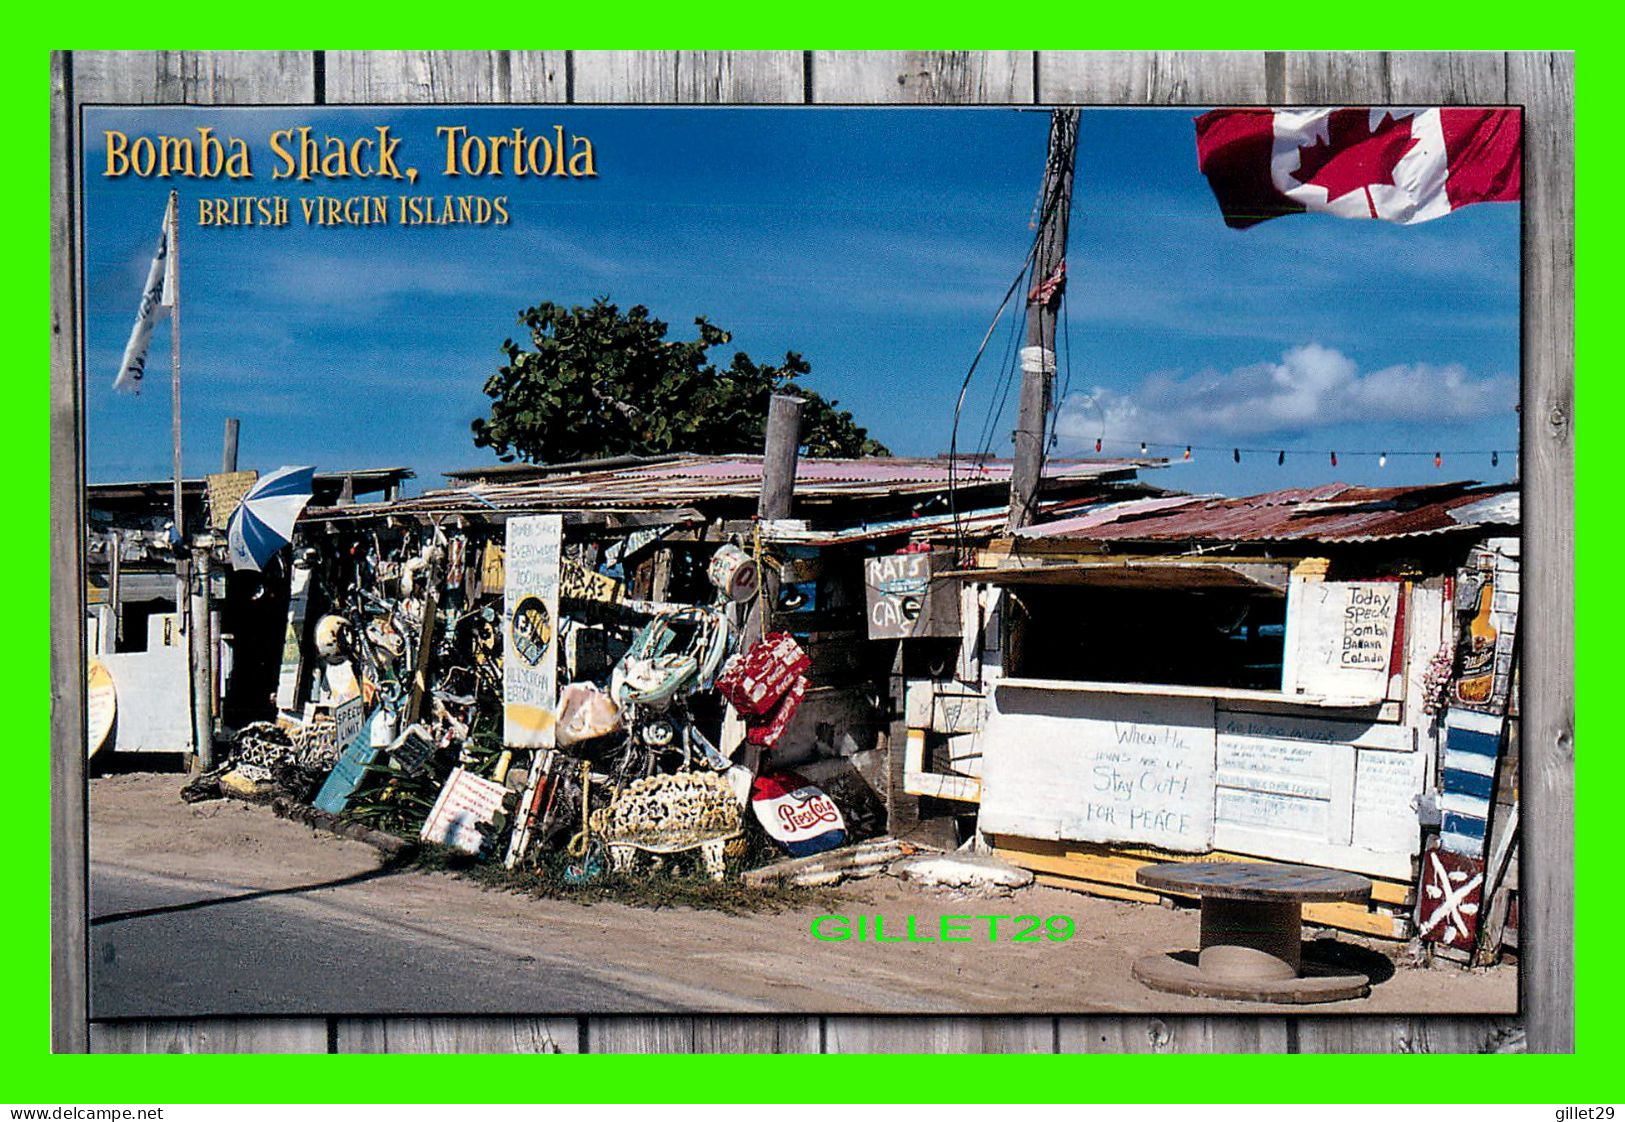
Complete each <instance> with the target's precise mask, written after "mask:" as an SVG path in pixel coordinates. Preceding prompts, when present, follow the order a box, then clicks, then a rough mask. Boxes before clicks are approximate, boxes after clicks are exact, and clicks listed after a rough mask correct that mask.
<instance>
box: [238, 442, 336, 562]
mask: <svg viewBox="0 0 1625 1122" xmlns="http://www.w3.org/2000/svg"><path fill="white" fill-rule="evenodd" d="M315 472H316V469H315V468H313V467H281V468H277V469H276V470H275V471H273V472H272V473H271V474H270V475H267V476H266V477H265V478H264V479H261V480H260V481H259V482H258V483H256V484H254V486H253V487H251V488H249V491H248V494H246V495H244V496H243V501H242V502H241V503H239V504H238V505H237V509H236V510H234V511H232V512H231V520H230V521H229V522H228V523H227V524H226V544H227V548H228V549H229V551H230V553H231V567H232V568H233V569H254V570H256V571H257V570H260V569H263V568H264V567H265V563H266V562H267V561H269V560H270V559H271V558H272V557H273V556H275V554H276V551H277V550H279V549H281V548H282V547H283V546H285V545H287V544H288V543H289V542H290V541H292V540H293V524H294V521H295V520H296V519H297V518H298V517H299V512H300V511H302V510H304V509H305V504H306V503H308V502H310V494H311V477H312V476H313V475H314V474H315Z"/></svg>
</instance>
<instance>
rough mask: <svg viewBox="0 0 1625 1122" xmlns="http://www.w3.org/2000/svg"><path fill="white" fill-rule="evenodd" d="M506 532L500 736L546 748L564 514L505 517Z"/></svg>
mask: <svg viewBox="0 0 1625 1122" xmlns="http://www.w3.org/2000/svg"><path fill="white" fill-rule="evenodd" d="M506 535H507V538H506V542H507V548H506V550H505V553H506V563H505V567H506V570H507V571H506V587H505V589H504V592H503V616H502V619H503V648H502V696H503V705H502V740H503V743H504V744H506V745H507V746H508V747H510V748H551V747H553V725H554V717H553V707H554V705H555V704H556V703H557V702H558V658H559V651H558V632H559V585H560V575H561V574H560V549H561V548H562V545H563V540H564V520H563V519H562V518H560V517H559V516H558V515H556V514H540V515H535V516H533V517H527V518H510V519H509V520H508V524H507V527H506Z"/></svg>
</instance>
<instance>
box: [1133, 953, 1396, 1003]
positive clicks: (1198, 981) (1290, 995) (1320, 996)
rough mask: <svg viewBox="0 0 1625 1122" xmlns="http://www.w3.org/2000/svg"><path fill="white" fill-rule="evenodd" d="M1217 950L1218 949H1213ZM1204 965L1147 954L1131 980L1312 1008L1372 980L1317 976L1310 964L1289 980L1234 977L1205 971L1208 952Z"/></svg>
mask: <svg viewBox="0 0 1625 1122" xmlns="http://www.w3.org/2000/svg"><path fill="white" fill-rule="evenodd" d="M1214 949H1218V948H1214ZM1202 957H1203V960H1204V965H1198V964H1196V963H1193V962H1189V961H1187V960H1185V959H1182V958H1179V957H1176V956H1175V955H1172V954H1148V955H1144V956H1142V957H1140V958H1138V959H1135V961H1134V967H1133V973H1134V977H1135V978H1137V979H1139V981H1140V982H1141V983H1143V984H1144V985H1146V986H1149V987H1150V988H1151V989H1154V990H1161V991H1162V992H1164V993H1177V994H1184V995H1186V996H1190V997H1216V998H1222V999H1224V1000H1227V1001H1262V1002H1276V1003H1279V1004H1283V1005H1313V1004H1316V1003H1318V1002H1323V1001H1347V1000H1349V999H1350V998H1355V997H1364V996H1365V995H1366V994H1368V993H1370V992H1371V979H1369V978H1367V977H1366V976H1365V975H1364V974H1352V973H1338V974H1332V973H1320V972H1319V968H1317V967H1316V966H1315V964H1313V963H1305V964H1304V973H1303V974H1302V975H1301V976H1300V975H1292V976H1288V977H1284V978H1283V977H1276V978H1260V977H1255V976H1246V977H1235V976H1232V975H1230V974H1228V973H1210V972H1208V971H1207V970H1206V969H1204V966H1205V961H1206V959H1207V957H1208V952H1206V951H1204V952H1202Z"/></svg>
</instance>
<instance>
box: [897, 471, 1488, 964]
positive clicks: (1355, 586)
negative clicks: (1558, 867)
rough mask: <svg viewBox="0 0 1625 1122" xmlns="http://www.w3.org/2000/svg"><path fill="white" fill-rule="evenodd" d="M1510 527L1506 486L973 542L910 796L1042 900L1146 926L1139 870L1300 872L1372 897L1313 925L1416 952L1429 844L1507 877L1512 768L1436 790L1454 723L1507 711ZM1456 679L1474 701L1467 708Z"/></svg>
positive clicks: (1190, 508)
mask: <svg viewBox="0 0 1625 1122" xmlns="http://www.w3.org/2000/svg"><path fill="white" fill-rule="evenodd" d="M1518 522H1519V515H1518V502H1517V493H1516V491H1515V489H1511V488H1505V487H1500V488H1483V487H1477V486H1474V485H1471V484H1468V483H1449V484H1442V485H1436V486H1427V487H1394V488H1369V487H1351V486H1345V485H1341V484H1331V485H1326V486H1321V487H1314V488H1304V489H1294V490H1287V491H1277V492H1272V493H1269V494H1263V495H1254V496H1250V497H1247V498H1219V497H1212V496H1209V497H1201V496H1160V497H1153V498H1146V499H1139V500H1133V501H1127V502H1115V503H1102V504H1099V505H1097V506H1094V507H1091V508H1088V509H1082V510H1075V511H1074V512H1073V513H1071V514H1069V515H1065V516H1063V517H1060V518H1055V519H1052V520H1050V521H1047V522H1044V523H1040V524H1038V525H1034V526H1031V527H1028V528H1026V529H1024V530H1022V531H1020V532H1019V533H1018V534H1016V535H1014V536H1009V537H1004V538H1000V539H998V540H996V541H993V542H991V543H990V544H989V545H987V546H986V547H985V548H983V549H980V550H978V551H977V553H976V556H975V563H974V565H970V566H967V567H966V568H964V569H961V570H959V571H957V572H954V573H951V574H945V575H944V576H943V577H941V578H939V579H943V580H957V581H959V582H960V583H961V585H962V587H963V592H962V594H961V598H962V599H961V602H962V605H963V611H964V613H965V622H964V625H963V627H962V636H961V640H960V643H959V650H958V655H957V658H955V659H953V660H949V661H946V662H944V663H942V664H941V667H940V670H941V672H940V673H936V674H932V675H929V676H925V677H919V678H913V679H911V680H909V682H908V683H907V692H908V706H907V709H908V714H909V724H910V731H909V733H908V750H907V757H906V761H905V777H906V781H907V784H908V789H909V790H910V791H914V792H917V793H920V794H922V795H928V796H934V797H938V798H949V799H956V800H960V801H961V802H962V804H964V805H965V806H966V807H967V808H968V809H974V810H975V812H976V814H977V825H978V829H979V832H980V834H981V835H982V837H983V838H984V839H985V841H986V843H987V844H988V845H990V846H991V847H992V849H993V850H994V851H995V852H997V853H999V854H1001V855H1003V856H1005V857H1006V858H1008V859H1010V860H1012V861H1014V862H1016V863H1018V864H1021V865H1024V866H1026V867H1028V868H1030V869H1032V870H1034V871H1035V872H1036V873H1037V874H1038V875H1039V876H1040V878H1041V879H1043V880H1044V881H1046V882H1049V883H1054V884H1058V885H1063V886H1066V887H1072V888H1078V889H1081V890H1083V891H1086V892H1090V893H1093V894H1097V895H1103V896H1109V897H1115V898H1121V899H1127V900H1137V901H1154V900H1157V899H1158V897H1157V895H1156V894H1154V893H1152V892H1150V891H1148V890H1146V889H1144V888H1142V887H1140V886H1138V885H1137V884H1136V881H1135V872H1136V871H1137V870H1138V869H1139V868H1140V867H1142V866H1143V865H1145V864H1147V863H1151V862H1157V861H1168V860H1203V859H1209V860H1211V859H1217V858H1236V859H1255V860H1278V861H1289V862H1300V863H1304V864H1309V865H1318V866H1324V867H1328V868H1336V869H1344V870H1349V871H1352V872H1358V873H1362V874H1365V875H1367V876H1369V877H1371V878H1372V879H1373V882H1374V883H1375V885H1376V890H1375V892H1374V894H1373V899H1372V903H1371V905H1370V907H1369V908H1368V907H1366V906H1364V905H1350V904H1328V905H1314V906H1311V907H1310V908H1309V909H1308V910H1307V913H1306V914H1307V916H1308V918H1309V919H1310V921H1311V922H1318V923H1323V924H1327V925H1331V926H1337V927H1343V928H1347V929H1351V930H1356V931H1361V932H1365V933H1368V934H1373V935H1379V936H1384V937H1390V938H1403V937H1406V936H1409V935H1411V934H1413V933H1415V932H1416V931H1417V930H1418V923H1417V915H1418V910H1417V906H1416V905H1417V885H1418V884H1419V877H1420V876H1421V875H1422V874H1423V872H1424V870H1423V867H1422V866H1423V855H1424V846H1425V844H1430V845H1438V844H1444V845H1446V846H1447V847H1449V846H1452V845H1454V847H1455V848H1456V850H1458V851H1462V850H1463V849H1473V848H1474V842H1475V838H1474V837H1472V836H1469V835H1472V834H1473V832H1474V831H1476V851H1475V852H1473V853H1472V854H1471V855H1470V856H1471V857H1472V858H1473V859H1475V860H1478V861H1481V862H1482V861H1485V860H1490V859H1492V858H1495V859H1498V860H1499V861H1500V863H1501V868H1502V869H1504V868H1505V865H1506V856H1505V853H1504V849H1505V846H1503V852H1501V853H1500V854H1499V855H1497V854H1496V853H1494V852H1492V851H1493V850H1494V848H1495V847H1494V846H1493V844H1490V845H1488V848H1486V847H1487V843H1486V838H1487V837H1488V836H1489V833H1493V825H1490V826H1486V823H1487V822H1488V821H1489V820H1491V819H1492V818H1493V817H1494V815H1493V814H1492V813H1491V809H1490V804H1491V802H1492V801H1493V799H1494V791H1493V789H1494V787H1495V785H1496V783H1497V782H1498V781H1500V777H1506V776H1509V775H1510V774H1511V770H1512V769H1509V768H1508V767H1507V765H1506V762H1505V755H1506V753H1505V752H1504V751H1502V750H1501V749H1500V748H1499V747H1496V748H1495V749H1494V750H1492V753H1491V757H1490V759H1489V760H1488V761H1487V762H1481V763H1478V764H1475V765H1474V766H1475V767H1476V768H1477V770H1478V772H1479V773H1480V775H1479V777H1480V778H1481V779H1482V782H1481V783H1477V784H1470V786H1472V790H1471V791H1458V790H1453V789H1452V784H1451V783H1450V782H1447V771H1449V765H1448V764H1447V763H1446V753H1447V751H1448V750H1449V745H1450V740H1451V738H1450V735H1449V734H1448V730H1447V720H1448V718H1449V717H1450V716H1451V715H1452V714H1454V713H1456V712H1458V711H1465V710H1466V709H1473V710H1476V711H1478V712H1480V713H1488V714H1489V715H1490V717H1491V719H1498V718H1496V717H1495V716H1494V715H1495V713H1496V712H1497V710H1498V712H1499V714H1500V715H1501V716H1502V717H1504V716H1505V714H1506V712H1507V709H1508V702H1509V700H1510V695H1511V690H1510V686H1509V682H1510V677H1511V673H1512V660H1513V657H1514V653H1515V649H1516V648H1515V645H1514V640H1515V634H1516V618H1517V597H1518V585H1517V566H1518V557H1519V539H1518V537H1517V533H1518ZM1486 559H1487V560H1486ZM1486 564H1487V565H1488V566H1489V568H1491V569H1494V570H1495V571H1497V572H1498V573H1499V577H1498V579H1497V582H1496V591H1495V592H1494V593H1493V595H1492V594H1490V593H1484V594H1483V596H1480V595H1479V591H1480V589H1481V588H1482V585H1481V584H1479V583H1475V577H1474V575H1473V574H1474V573H1476V572H1478V571H1479V570H1480V569H1481V568H1482V567H1483V566H1484V565H1486ZM1469 588H1470V589H1472V590H1473V591H1472V592H1471V594H1470V595H1464V593H1463V590H1464V589H1469ZM1474 628H1477V629H1478V630H1474ZM1486 641H1487V645H1486ZM1473 658H1478V659H1479V660H1480V662H1481V663H1482V661H1483V659H1486V658H1487V659H1488V660H1489V662H1488V664H1487V665H1488V666H1489V673H1490V675H1491V677H1490V679H1489V680H1487V681H1486V683H1485V685H1484V688H1483V689H1482V690H1481V691H1479V692H1477V693H1476V694H1473V695H1472V696H1465V695H1461V694H1460V690H1461V688H1462V684H1463V682H1464V681H1465V680H1466V678H1467V677H1468V676H1470V675H1471V674H1473V673H1475V671H1474V670H1473V669H1472V668H1471V665H1470V663H1471V660H1472V659H1473ZM1453 691H1454V692H1453ZM1513 708H1514V710H1515V705H1514V706H1513ZM1457 739H1458V740H1459V737H1458V738H1457ZM1492 741H1493V743H1495V744H1496V745H1497V746H1499V745H1500V744H1501V743H1503V738H1502V734H1501V733H1497V736H1496V737H1495V738H1492ZM1458 770H1459V769H1458ZM1507 782H1510V779H1507ZM1457 817H1461V818H1462V820H1463V821H1465V822H1466V825H1465V826H1461V827H1459V828H1458V829H1457V830H1456V831H1455V832H1454V833H1452V829H1451V827H1452V823H1453V820H1454V819H1455V818H1457ZM1502 817H1503V818H1504V817H1506V816H1505V815H1503V816H1502ZM1441 827H1442V834H1443V839H1442V843H1441V841H1439V840H1435V838H1434V835H1436V834H1439V833H1440V832H1441ZM1452 838H1454V839H1455V841H1452ZM1463 841H1465V842H1466V843H1467V844H1466V845H1465V846H1463V845H1462V844H1461V843H1462V842H1463Z"/></svg>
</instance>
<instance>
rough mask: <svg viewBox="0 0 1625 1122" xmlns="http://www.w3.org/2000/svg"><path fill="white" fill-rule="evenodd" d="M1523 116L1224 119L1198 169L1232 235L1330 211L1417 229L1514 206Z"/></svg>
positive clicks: (1246, 113) (1325, 113)
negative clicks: (1466, 211)
mask: <svg viewBox="0 0 1625 1122" xmlns="http://www.w3.org/2000/svg"><path fill="white" fill-rule="evenodd" d="M1522 130H1523V111H1522V110H1520V109H1215V110H1213V111H1212V112H1211V113H1204V114H1202V115H1201V116H1200V117H1198V118H1196V160H1197V166H1199V167H1200V168H1201V169H1202V172H1203V174H1204V175H1206V176H1207V180H1208V184H1209V185H1210V186H1211V187H1212V188H1213V194H1214V196H1215V197H1216V198H1217V199H1218V200H1219V209H1220V210H1222V211H1223V212H1224V222H1225V225H1227V226H1233V227H1236V228H1237V229H1240V228H1243V227H1247V226H1254V225H1257V224H1258V223H1260V222H1262V221H1264V220H1265V219H1266V218H1276V217H1279V216H1280V215H1283V214H1302V213H1303V212H1305V211H1324V212H1326V213H1328V214H1336V215H1340V216H1342V217H1343V218H1380V219H1383V220H1384V221H1387V222H1400V223H1405V224H1410V223H1414V222H1426V221H1428V220H1429V219H1432V218H1438V217H1441V216H1442V215H1446V214H1449V213H1450V212H1451V211H1453V210H1456V209H1457V208H1459V207H1464V206H1467V205H1468V204H1469V203H1499V202H1515V201H1517V199H1518V197H1519V192H1520V188H1521V186H1522V181H1523V174H1522V170H1523V150H1522Z"/></svg>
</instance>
